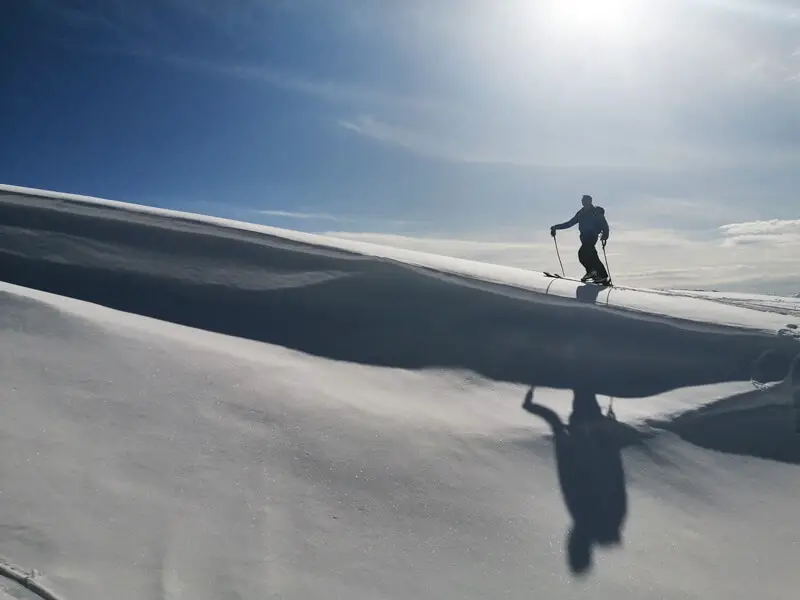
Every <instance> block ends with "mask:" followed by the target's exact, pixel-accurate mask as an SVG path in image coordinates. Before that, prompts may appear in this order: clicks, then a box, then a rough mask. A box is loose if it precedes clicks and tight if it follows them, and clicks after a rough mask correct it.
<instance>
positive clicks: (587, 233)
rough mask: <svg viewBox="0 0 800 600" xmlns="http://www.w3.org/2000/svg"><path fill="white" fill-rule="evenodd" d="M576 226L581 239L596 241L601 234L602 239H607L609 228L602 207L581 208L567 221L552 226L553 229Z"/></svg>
mask: <svg viewBox="0 0 800 600" xmlns="http://www.w3.org/2000/svg"><path fill="white" fill-rule="evenodd" d="M576 224H577V225H578V231H580V235H581V239H594V240H596V239H597V236H598V235H600V234H602V236H603V239H604V240H606V239H608V235H609V227H608V221H606V211H605V209H604V208H603V207H602V206H589V207H584V208H581V209H580V210H579V211H578V212H576V213H575V216H574V217H572V218H571V219H570V220H569V221H566V222H564V223H559V224H558V225H553V229H569V228H570V227H573V226H575V225H576Z"/></svg>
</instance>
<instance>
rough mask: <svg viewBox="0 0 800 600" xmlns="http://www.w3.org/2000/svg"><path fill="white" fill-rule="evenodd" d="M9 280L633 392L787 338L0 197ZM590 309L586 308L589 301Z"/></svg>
mask: <svg viewBox="0 0 800 600" xmlns="http://www.w3.org/2000/svg"><path fill="white" fill-rule="evenodd" d="M0 277H2V279H4V280H5V281H8V282H10V283H15V284H19V285H23V286H26V287H31V288H35V289H40V290H45V291H49V292H52V293H56V294H59V295H64V296H69V297H73V298H78V299H82V300H86V301H90V302H93V303H97V304H102V305H105V306H108V307H111V308H115V309H118V310H122V311H126V312H132V313H136V314H141V315H146V316H150V317H155V318H158V319H163V320H166V321H171V322H174V323H179V324H183V325H188V326H191V327H196V328H202V329H207V330H210V331H216V332H220V333H225V334H229V335H234V336H237V337H245V338H249V339H253V340H259V341H264V342H268V343H271V344H277V345H280V346H284V347H287V348H292V349H296V350H300V351H303V352H307V353H310V354H314V355H317V356H322V357H327V358H332V359H337V360H345V361H352V362H358V363H362V364H369V365H380V366H392V367H402V368H425V367H431V368H434V367H447V368H456V369H466V370H470V371H474V372H476V373H478V374H480V375H483V376H485V377H488V378H491V379H496V380H502V381H509V382H517V383H524V384H529V385H535V386H548V387H556V388H567V389H572V388H574V387H575V385H576V383H578V382H583V383H588V384H589V385H590V386H591V387H592V388H593V389H594V390H595V391H596V392H598V393H603V394H608V395H612V396H618V397H638V396H644V395H650V394H655V393H658V392H662V391H665V390H669V389H673V388H677V387H685V386H690V385H702V384H708V383H716V382H722V381H731V380H740V381H745V380H747V379H749V377H750V369H751V365H752V363H753V361H754V360H755V359H756V358H757V357H758V356H759V355H760V354H761V353H762V352H763V351H765V350H767V349H770V348H778V349H784V350H786V351H787V352H788V351H791V350H793V344H791V342H789V341H788V340H776V339H775V338H774V336H772V335H763V334H760V333H757V332H747V331H734V330H731V329H723V328H721V327H713V326H710V325H701V324H696V323H695V324H693V323H689V322H682V321H678V320H674V319H672V320H670V319H664V318H655V317H651V316H647V315H643V314H639V315H638V318H634V316H635V315H633V314H631V313H629V312H627V313H623V312H620V311H616V310H611V309H609V308H608V307H605V306H594V305H587V303H586V302H585V300H586V294H587V293H589V294H592V293H594V294H595V296H596V294H597V289H596V288H592V287H590V286H583V287H582V288H580V289H578V290H577V294H578V296H579V297H580V298H581V299H582V300H584V302H582V303H577V302H575V301H574V300H572V299H569V300H568V299H563V298H558V297H554V296H544V295H542V294H533V293H530V292H529V291H526V290H520V289H515V288H513V287H509V286H502V285H497V284H492V283H486V282H480V281H477V280H474V279H473V280H468V279H464V278H463V277H457V276H451V275H446V274H443V273H440V272H434V271H430V270H426V269H422V268H419V267H416V266H411V265H407V264H402V263H398V262H395V261H388V260H384V259H379V258H376V257H370V256H364V255H358V254H354V253H348V252H344V251H340V250H335V249H332V248H324V247H319V246H311V245H308V244H301V243H298V242H294V241H291V240H288V239H283V238H279V237H275V236H268V235H264V234H259V233H254V232H248V231H242V230H236V229H231V228H224V227H220V226H215V225H212V224H208V223H202V222H192V221H191V220H188V219H180V220H179V219H175V218H166V217H162V216H158V215H152V214H144V213H138V212H132V211H130V210H128V211H126V210H123V209H121V208H117V207H111V206H103V205H92V204H86V203H76V202H71V201H56V200H52V199H41V198H37V197H34V196H19V195H6V196H0ZM590 304H591V303H590Z"/></svg>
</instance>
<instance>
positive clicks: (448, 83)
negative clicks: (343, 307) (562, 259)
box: [0, 0, 800, 291]
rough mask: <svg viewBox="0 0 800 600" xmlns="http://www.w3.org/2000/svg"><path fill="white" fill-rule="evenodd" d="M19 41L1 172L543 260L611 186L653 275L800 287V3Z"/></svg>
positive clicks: (484, 254) (140, 17)
mask: <svg viewBox="0 0 800 600" xmlns="http://www.w3.org/2000/svg"><path fill="white" fill-rule="evenodd" d="M0 28H2V31H0V53H2V55H3V57H4V58H3V62H2V63H0V68H2V70H3V80H4V89H5V90H6V91H4V93H3V94H0V131H2V134H3V141H4V143H3V144H2V147H0V182H3V183H9V184H16V185H24V186H31V187H40V188H45V189H54V190H58V191H64V192H74V193H80V194H88V195H95V196H101V197H106V198H113V199H118V200H127V201H132V202H139V203H145V204H153V205H156V206H163V207H169V208H179V209H187V210H194V211H198V212H204V213H209V214H216V215H220V216H226V217H233V218H240V219H246V220H251V221H258V222H262V223H268V224H272V225H277V226H281V227H288V228H294V229H304V230H308V231H330V232H336V233H337V234H341V235H343V236H348V237H359V236H360V237H362V238H364V239H370V240H373V241H381V242H382V243H391V244H396V245H402V246H406V247H424V248H426V249H430V250H432V251H439V252H444V253H449V254H460V255H462V256H466V257H469V258H478V259H482V260H483V259H485V260H496V261H498V262H505V263H509V264H518V265H520V266H526V267H529V268H552V267H553V265H552V264H550V263H551V262H552V257H551V256H550V255H549V254H547V253H548V252H549V253H550V254H552V243H551V241H550V240H549V238H547V235H546V233H547V228H548V227H549V225H550V224H552V223H553V222H556V221H562V220H565V219H567V218H569V217H570V216H571V215H572V214H573V212H574V210H576V209H577V208H578V206H579V199H580V196H581V195H582V194H584V193H590V194H592V195H593V196H594V197H595V199H596V202H597V203H598V204H601V205H603V206H604V207H605V208H606V210H607V212H608V214H609V218H610V219H611V222H612V228H613V231H612V238H614V240H613V241H614V242H617V246H616V247H615V250H614V256H615V260H616V264H617V265H618V266H619V267H620V270H621V271H622V272H624V273H627V274H629V275H630V278H631V279H632V280H637V281H641V282H642V283H646V284H657V283H663V284H664V285H670V284H673V283H675V282H676V281H677V282H683V281H685V282H686V285H690V284H691V282H692V281H693V277H695V276H696V275H693V274H692V271H691V267H692V266H693V265H695V264H696V262H697V257H698V253H699V254H700V255H701V256H703V257H705V260H706V262H707V264H706V265H705V268H706V271H705V273H706V274H711V275H712V276H714V277H716V279H715V280H714V281H715V284H719V287H721V288H724V287H725V286H734V287H735V286H737V285H739V287H741V286H742V285H744V286H745V287H747V286H750V287H758V288H759V289H760V287H763V286H765V285H766V286H767V287H769V289H770V290H778V291H783V290H784V289H790V288H791V287H792V286H794V287H795V288H798V289H795V291H800V281H798V279H797V276H796V275H792V276H788V275H786V273H784V271H783V270H784V268H790V267H791V265H792V264H795V262H796V261H795V260H794V259H793V257H795V256H797V255H798V253H800V221H798V219H799V218H800V214H798V213H799V212H800V210H799V209H798V207H800V201H798V198H797V188H798V184H800V142H798V140H800V2H788V1H786V0H691V1H690V0H663V1H660V0H605V1H604V0H557V1H556V0H540V1H534V0H507V1H504V2H502V3H499V2H496V1H493V0H458V1H456V0H438V1H433V0H427V1H425V0H405V1H403V2H399V1H398V2H387V1H381V0H337V1H336V2H331V1H329V0H294V1H292V0H283V1H278V0H236V1H230V2H218V1H216V0H158V1H156V0H105V1H101V0H61V1H56V0H27V1H26V2H16V3H11V4H10V5H9V4H8V3H5V4H4V5H3V7H2V8H0ZM9 92H10V93H9ZM542 232H544V237H542ZM568 236H569V233H566V234H563V236H562V237H565V238H566V239H565V242H564V243H565V247H566V252H567V253H571V252H572V250H573V248H572V246H570V245H569V244H570V243H571V241H572V240H571V237H568ZM572 237H574V236H572ZM697 244H702V245H701V246H699V247H698V246H697ZM609 249H612V246H611V245H610V246H609ZM568 259H569V260H572V259H573V257H571V256H569V254H568ZM542 261H547V264H540V263H541V262H542ZM687 263H688V264H687ZM767 267H768V268H769V269H771V271H770V273H769V274H767V275H765V274H764V273H765V270H764V269H766V268H767ZM743 268H744V271H743V270H742V269H743ZM796 270H797V269H796V268H795V269H793V271H796ZM637 278H638V279H637ZM681 278H683V279H681ZM748 282H749V283H748ZM745 284H746V285H745Z"/></svg>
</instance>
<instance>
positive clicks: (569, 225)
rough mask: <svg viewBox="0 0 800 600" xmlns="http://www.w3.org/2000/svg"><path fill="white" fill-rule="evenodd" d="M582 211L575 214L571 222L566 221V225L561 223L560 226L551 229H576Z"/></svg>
mask: <svg viewBox="0 0 800 600" xmlns="http://www.w3.org/2000/svg"><path fill="white" fill-rule="evenodd" d="M580 215H581V211H578V212H576V213H575V216H574V217H572V218H571V219H570V220H569V221H565V222H564V223H559V224H558V225H553V226H552V227H551V229H569V228H570V227H574V226H575V225H577V224H578V219H579V218H580Z"/></svg>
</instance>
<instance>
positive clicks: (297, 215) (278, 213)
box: [256, 210, 347, 222]
mask: <svg viewBox="0 0 800 600" xmlns="http://www.w3.org/2000/svg"><path fill="white" fill-rule="evenodd" d="M256 212H257V213H258V214H260V215H264V216H267V217H283V218H287V219H315V220H321V221H337V222H340V221H347V219H342V218H341V217H335V216H333V215H329V214H327V213H304V212H292V211H288V210H259V211H256Z"/></svg>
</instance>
